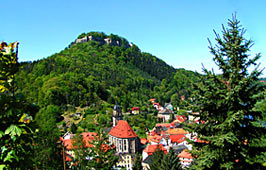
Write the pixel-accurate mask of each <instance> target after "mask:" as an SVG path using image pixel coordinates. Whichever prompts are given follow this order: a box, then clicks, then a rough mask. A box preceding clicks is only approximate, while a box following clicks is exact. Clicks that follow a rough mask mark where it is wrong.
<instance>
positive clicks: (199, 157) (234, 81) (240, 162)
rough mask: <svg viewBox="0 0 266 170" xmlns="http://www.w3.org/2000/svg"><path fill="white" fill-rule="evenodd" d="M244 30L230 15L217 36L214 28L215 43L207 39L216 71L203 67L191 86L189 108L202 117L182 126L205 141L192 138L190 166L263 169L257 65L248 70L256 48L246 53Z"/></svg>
mask: <svg viewBox="0 0 266 170" xmlns="http://www.w3.org/2000/svg"><path fill="white" fill-rule="evenodd" d="M244 33H245V30H244V29H243V28H242V27H241V26H240V23H239V21H238V20H237V19H236V17H235V16H233V18H232V20H229V21H228V27H224V26H223V31H222V36H220V35H219V34H216V33H215V34H216V39H215V40H216V41H217V45H215V46H213V45H212V44H211V43H210V47H209V48H210V50H211V53H212V54H213V55H214V59H213V60H214V62H215V64H216V65H217V66H218V67H219V69H220V70H221V71H222V74H221V75H216V74H214V73H213V72H211V71H208V70H206V69H205V68H204V69H203V70H204V73H205V74H206V76H207V78H206V79H205V80H202V81H201V83H200V84H198V85H197V86H196V93H195V95H194V98H193V99H194V101H195V103H197V105H194V106H193V109H194V110H195V111H200V119H201V120H202V121H205V122H206V123H203V124H189V125H188V131H190V132H196V133H197V134H198V138H200V139H201V140H204V141H205V142H202V143H194V142H192V144H193V151H192V154H193V155H194V159H195V162H194V164H193V165H192V167H191V168H192V169H263V167H262V164H263V163H264V162H265V149H266V145H265V143H262V142H261V141H262V139H265V134H266V133H265V132H266V131H265V126H263V124H262V123H261V120H262V119H263V114H262V112H261V111H260V110H258V109H254V106H255V104H256V102H257V101H258V100H260V98H259V96H260V95H258V94H260V93H261V92H262V86H260V85H259V84H258V83H257V82H258V76H259V75H260V74H261V71H259V70H258V68H257V67H256V69H255V70H253V71H252V72H251V73H248V69H249V67H250V66H252V65H256V62H257V60H258V59H259V58H260V54H257V55H256V56H255V57H253V58H249V50H250V48H251V46H252V45H253V44H252V41H250V40H246V39H245V38H244ZM264 115H265V113H264ZM263 155H264V156H263Z"/></svg>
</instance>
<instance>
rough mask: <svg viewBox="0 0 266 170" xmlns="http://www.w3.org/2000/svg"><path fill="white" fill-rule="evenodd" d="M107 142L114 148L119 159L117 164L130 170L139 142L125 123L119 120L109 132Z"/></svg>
mask: <svg viewBox="0 0 266 170" xmlns="http://www.w3.org/2000/svg"><path fill="white" fill-rule="evenodd" d="M109 141H110V143H111V144H114V145H115V147H116V154H117V155H118V156H119V157H120V160H119V162H118V164H117V166H118V167H119V166H120V167H126V169H127V170H131V169H132V167H133V163H134V158H135V154H136V152H138V151H139V148H140V141H139V138H138V136H137V134H136V133H135V132H134V131H133V129H132V128H131V127H130V125H129V124H128V122H127V121H124V120H119V121H118V122H117V124H116V126H115V127H113V128H112V129H111V131H110V132H109Z"/></svg>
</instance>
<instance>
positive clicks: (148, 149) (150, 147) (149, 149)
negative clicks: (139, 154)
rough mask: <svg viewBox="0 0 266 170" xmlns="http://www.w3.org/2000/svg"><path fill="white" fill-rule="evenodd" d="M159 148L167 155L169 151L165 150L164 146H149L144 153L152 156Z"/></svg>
mask: <svg viewBox="0 0 266 170" xmlns="http://www.w3.org/2000/svg"><path fill="white" fill-rule="evenodd" d="M157 148H159V149H160V150H162V151H163V152H164V153H165V154H166V153H167V149H165V148H164V147H163V145H162V144H160V145H149V146H147V147H146V148H145V149H144V150H143V152H146V153H148V155H152V153H153V152H154V151H155V150H156V149H157Z"/></svg>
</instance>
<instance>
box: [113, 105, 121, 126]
mask: <svg viewBox="0 0 266 170" xmlns="http://www.w3.org/2000/svg"><path fill="white" fill-rule="evenodd" d="M112 118H113V127H115V126H116V124H117V122H118V121H119V120H122V119H123V114H122V108H121V107H120V106H119V105H118V104H117V102H116V104H115V106H114V109H113V116H112Z"/></svg>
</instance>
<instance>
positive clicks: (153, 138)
mask: <svg viewBox="0 0 266 170" xmlns="http://www.w3.org/2000/svg"><path fill="white" fill-rule="evenodd" d="M147 139H148V141H149V142H155V143H160V141H161V140H162V136H159V135H154V136H148V137H147Z"/></svg>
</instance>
